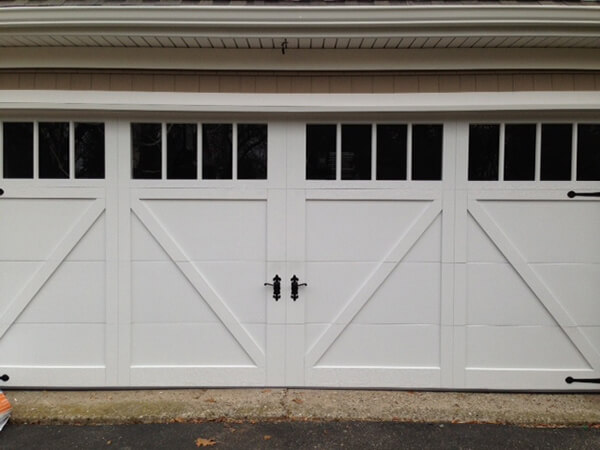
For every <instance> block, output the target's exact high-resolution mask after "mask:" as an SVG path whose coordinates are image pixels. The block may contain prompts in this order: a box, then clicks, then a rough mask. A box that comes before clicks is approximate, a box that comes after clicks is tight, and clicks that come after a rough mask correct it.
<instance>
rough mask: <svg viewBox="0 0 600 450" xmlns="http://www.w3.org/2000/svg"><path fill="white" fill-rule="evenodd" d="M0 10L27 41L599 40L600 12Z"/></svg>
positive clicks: (10, 31) (6, 27)
mask: <svg viewBox="0 0 600 450" xmlns="http://www.w3.org/2000/svg"><path fill="white" fill-rule="evenodd" d="M0 11H1V14H0V35H1V36H3V37H15V38H18V37H22V38H23V39H24V42H26V39H27V38H31V37H34V36H36V35H50V36H52V35H57V36H78V35H80V36H98V37H105V36H111V35H112V36H123V37H136V36H153V35H154V36H165V37H180V38H181V37H200V38H203V37H207V38H211V37H213V38H224V39H235V38H244V39H249V38H257V39H259V40H260V39H267V40H268V39H286V38H288V39H301V38H362V39H364V38H385V39H390V38H403V37H421V38H448V37H450V38H456V37H479V38H481V37H489V36H492V37H529V38H535V37H540V38H544V37H552V38H560V37H569V38H595V39H600V6H593V5H584V6H582V5H576V6H567V5H564V4H563V5H557V4H549V5H540V4H536V5H531V4H525V5H524V4H511V5H500V4H495V5H481V4H472V5H469V4H459V5H457V4H450V5H448V4H442V5H431V4H429V5H387V6H378V5H369V6H361V5H345V6H289V5H287V6H247V5H246V6H214V5H211V6H181V5H179V6H150V7H149V6H118V7H114V6H62V7H47V6H46V7H15V8H2V9H1V10H0ZM511 42H512V41H511ZM227 44H228V42H225V43H224V45H227ZM230 44H233V45H232V47H233V48H237V47H236V46H235V43H233V42H230ZM258 44H259V48H262V47H261V46H260V42H259V43H258ZM299 44H300V43H299ZM471 45H472V44H471ZM506 45H507V46H510V45H511V44H506ZM150 46H152V45H150ZM520 46H521V45H520ZM598 46H600V45H598Z"/></svg>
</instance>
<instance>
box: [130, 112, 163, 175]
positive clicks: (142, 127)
mask: <svg viewBox="0 0 600 450" xmlns="http://www.w3.org/2000/svg"><path fill="white" fill-rule="evenodd" d="M161 139H162V137H161V125H160V124H159V123H132V124H131V141H132V149H133V152H132V155H131V158H132V161H131V166H132V168H133V178H136V179H160V178H161V176H162V172H161Z"/></svg>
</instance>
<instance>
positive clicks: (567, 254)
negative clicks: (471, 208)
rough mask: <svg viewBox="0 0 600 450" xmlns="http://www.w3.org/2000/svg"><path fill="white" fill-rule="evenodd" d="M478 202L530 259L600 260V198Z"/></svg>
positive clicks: (560, 260) (528, 260)
mask: <svg viewBox="0 0 600 450" xmlns="http://www.w3.org/2000/svg"><path fill="white" fill-rule="evenodd" d="M565 198H566V194H565ZM479 204H480V205H481V206H482V207H483V208H484V209H485V210H486V211H487V212H488V214H489V215H490V216H491V217H492V219H493V220H494V221H495V222H496V224H497V225H498V227H500V228H501V229H502V230H503V231H504V233H505V234H506V235H507V237H508V238H509V239H510V240H511V241H512V242H513V244H514V245H515V246H516V247H517V248H518V249H519V251H520V252H521V253H522V255H523V256H524V258H525V260H526V261H527V262H529V263H556V262H565V263H600V239H598V238H597V236H598V223H600V203H599V202H577V201H576V202H569V201H567V200H564V201H548V200H546V201H536V200H533V201H525V200H520V201H499V200H496V201H480V202H479ZM550 243H551V245H549V244H550Z"/></svg>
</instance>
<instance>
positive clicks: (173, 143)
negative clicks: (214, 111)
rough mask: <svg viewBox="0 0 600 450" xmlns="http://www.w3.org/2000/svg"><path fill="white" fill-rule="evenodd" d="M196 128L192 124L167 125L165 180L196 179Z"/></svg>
mask: <svg viewBox="0 0 600 450" xmlns="http://www.w3.org/2000/svg"><path fill="white" fill-rule="evenodd" d="M197 129H198V127H197V126H196V124H193V123H169V124H167V178H168V179H170V180H193V179H196V178H197V171H198V169H197V167H198V139H197V133H198V131H197Z"/></svg>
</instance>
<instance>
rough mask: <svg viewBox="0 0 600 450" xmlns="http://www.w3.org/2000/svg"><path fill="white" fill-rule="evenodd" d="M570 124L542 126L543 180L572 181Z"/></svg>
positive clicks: (541, 176) (547, 124)
mask: <svg viewBox="0 0 600 450" xmlns="http://www.w3.org/2000/svg"><path fill="white" fill-rule="evenodd" d="M572 130H573V127H572V126H571V124H568V123H564V124H563V123H561V124H556V123H552V124H550V123H546V124H542V167H541V171H540V178H541V179H542V180H570V179H571V145H572V142H571V134H572Z"/></svg>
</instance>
